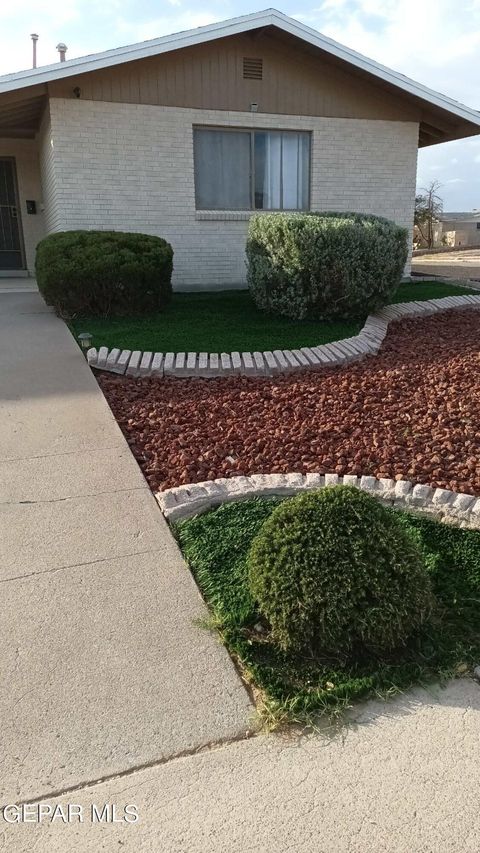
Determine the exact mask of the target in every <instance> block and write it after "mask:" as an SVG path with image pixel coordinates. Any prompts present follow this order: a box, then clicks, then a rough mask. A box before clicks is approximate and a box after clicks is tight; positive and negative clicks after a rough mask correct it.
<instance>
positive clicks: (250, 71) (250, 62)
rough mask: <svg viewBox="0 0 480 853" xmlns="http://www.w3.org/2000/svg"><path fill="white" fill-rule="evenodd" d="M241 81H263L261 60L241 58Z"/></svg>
mask: <svg viewBox="0 0 480 853" xmlns="http://www.w3.org/2000/svg"><path fill="white" fill-rule="evenodd" d="M243 79H244V80H262V79H263V59H251V58H250V57H248V56H244V57H243Z"/></svg>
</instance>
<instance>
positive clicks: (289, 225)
mask: <svg viewBox="0 0 480 853" xmlns="http://www.w3.org/2000/svg"><path fill="white" fill-rule="evenodd" d="M407 239H408V232H407V230H406V229H405V228H400V227H399V226H398V225H396V224H395V223H394V222H390V221H389V220H387V219H382V218H381V217H379V216H370V215H366V214H365V215H363V214H358V213H273V214H258V215H256V216H253V217H252V218H251V219H250V223H249V229H248V237H247V249H246V251H247V282H248V286H249V289H250V292H251V294H252V297H253V299H254V301H255V304H256V305H257V307H259V308H262V309H264V310H266V311H269V312H271V313H274V314H280V315H283V316H285V317H290V318H292V319H295V320H303V319H305V318H313V319H339V318H342V319H358V318H360V319H362V318H364V317H365V316H366V315H367V314H368V313H369V312H371V311H375V310H377V309H378V308H381V307H382V306H383V305H386V304H387V303H388V302H389V301H390V299H391V297H392V295H393V293H394V292H395V290H396V289H397V287H398V286H399V284H400V280H401V277H402V274H403V270H404V267H405V263H406V260H407V252H408V249H407Z"/></svg>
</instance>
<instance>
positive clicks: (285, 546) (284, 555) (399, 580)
mask: <svg viewBox="0 0 480 853" xmlns="http://www.w3.org/2000/svg"><path fill="white" fill-rule="evenodd" d="M248 576H249V584H250V590H251V593H252V595H253V596H254V598H255V599H256V600H257V601H258V604H259V609H260V612H261V613H262V614H263V615H264V616H265V617H266V619H267V620H268V622H269V623H270V626H271V631H272V639H273V640H274V642H276V643H277V644H278V645H279V646H280V648H282V649H284V650H285V651H289V650H301V649H310V650H314V649H315V650H317V651H318V650H319V649H320V650H322V649H323V650H325V651H330V652H331V651H334V652H338V651H342V652H345V653H347V654H353V656H355V655H356V654H357V653H361V652H363V651H364V650H369V651H378V652H381V651H385V650H387V649H393V648H396V647H397V646H399V645H402V644H404V643H405V642H406V641H407V639H408V638H409V637H410V636H411V635H412V633H413V632H415V630H416V629H418V628H419V627H420V626H421V625H422V623H423V622H424V621H425V620H426V619H427V618H428V616H429V615H430V613H431V610H432V604H433V597H432V592H431V584H430V578H429V575H428V572H427V568H426V563H425V559H424V556H423V552H422V550H421V548H420V546H419V544H418V542H417V541H416V540H415V538H414V535H413V534H412V533H411V531H409V530H407V529H406V528H405V526H403V525H402V524H401V522H400V521H399V520H398V519H397V518H396V517H395V515H394V514H393V513H392V512H391V511H389V510H388V509H386V508H385V507H383V506H382V505H381V504H380V503H379V502H378V501H377V500H375V498H373V497H371V496H370V495H368V494H365V493H364V492H361V491H360V490H358V489H355V488H352V487H346V486H335V487H328V488H326V489H323V490H321V491H319V492H309V493H306V494H303V495H300V496H298V497H296V498H293V499H292V500H290V501H285V502H284V503H282V504H280V505H279V506H278V507H277V508H276V509H275V510H274V511H273V512H272V514H271V515H270V516H269V518H267V520H266V521H265V522H264V524H263V526H262V528H261V530H260V532H259V533H258V534H257V536H256V537H255V538H254V540H253V542H252V545H251V548H250V551H249V555H248Z"/></svg>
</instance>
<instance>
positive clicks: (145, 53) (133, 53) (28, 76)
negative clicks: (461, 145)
mask: <svg viewBox="0 0 480 853" xmlns="http://www.w3.org/2000/svg"><path fill="white" fill-rule="evenodd" d="M265 26H276V27H278V28H279V29H281V30H283V31H284V32H286V33H289V34H290V35H292V36H294V37H297V38H299V39H300V40H303V41H304V42H306V43H308V44H310V45H313V46H314V47H317V48H318V49H319V50H322V51H324V52H325V53H328V54H330V55H331V56H334V57H336V58H338V59H340V60H343V61H344V62H346V63H348V64H349V65H351V66H353V67H355V68H357V69H359V70H362V71H364V72H365V73H367V74H369V75H371V76H373V77H375V78H377V79H379V80H382V81H383V82H385V83H388V84H389V85H390V86H393V87H394V88H395V89H398V90H399V91H401V92H403V93H406V94H408V95H411V96H413V97H416V98H420V99H421V100H423V101H425V102H426V103H428V104H429V105H430V106H433V107H436V108H437V109H441V110H443V111H444V112H447V113H449V115H451V116H455V118H456V119H460V120H461V121H463V122H465V123H467V124H468V125H470V126H471V127H474V128H475V130H474V131H473V133H480V113H479V112H477V111H476V110H473V109H471V108H470V107H466V106H464V105H463V104H460V103H458V102H457V101H454V100H453V99H451V98H448V97H447V96H446V95H442V94H440V93H439V92H435V91H433V90H432V89H429V88H428V87H426V86H422V85H421V84H420V83H417V82H415V81H414V80H410V79H409V78H408V77H404V76H403V75H402V74H399V73H398V72H396V71H392V70H391V69H389V68H386V67H385V66H383V65H380V64H379V63H377V62H374V60H372V59H368V58H367V57H365V56H362V55H361V54H359V53H356V52H355V51H353V50H351V49H350V48H348V47H345V46H344V45H341V44H339V43H338V42H335V41H333V40H332V39H329V38H327V37H326V36H324V35H322V34H321V33H318V32H317V31H316V30H313V29H311V28H310V27H308V26H306V25H305V24H302V23H301V22H300V21H296V20H294V19H292V18H289V17H288V16H287V15H284V14H283V13H282V12H278V11H277V10H276V9H267V10H265V11H263V12H255V13H253V14H251V15H243V16H241V17H238V18H232V19H230V20H228V21H223V22H218V23H214V24H209V25H207V26H205V27H199V28H198V29H194V30H187V31H185V32H182V33H175V34H173V35H169V36H162V37H161V38H158V39H153V40H151V41H148V42H142V43H140V44H135V45H127V46H126V47H121V48H116V49H114V50H110V51H105V52H104V53H100V54H92V55H90V56H86V57H80V58H79V59H72V60H68V61H67V62H63V63H57V64H55V65H49V66H44V67H43V68H37V69H30V70H28V71H21V72H19V73H18V74H13V75H9V76H8V78H5V77H4V78H3V80H2V79H1V78H0V93H3V92H10V91H14V90H17V89H23V88H26V87H27V86H32V85H36V84H41V83H47V82H50V81H52V82H53V81H54V80H59V79H62V78H65V77H73V76H74V75H78V74H84V73H88V72H89V71H96V70H100V69H102V68H108V67H112V66H115V65H121V64H122V63H124V62H132V61H134V60H137V59H144V58H147V57H149V56H156V55H160V54H162V53H166V52H169V51H173V50H178V49H180V48H182V47H190V46H193V45H197V44H202V43H206V42H209V41H213V40H214V39H218V38H225V37H228V36H231V35H238V34H240V33H244V32H248V31H250V30H253V29H258V28H261V27H265ZM466 135H472V133H467V134H466ZM452 138H461V137H459V136H457V137H452ZM438 141H445V140H443V139H442V140H438ZM428 144H435V142H432V143H428Z"/></svg>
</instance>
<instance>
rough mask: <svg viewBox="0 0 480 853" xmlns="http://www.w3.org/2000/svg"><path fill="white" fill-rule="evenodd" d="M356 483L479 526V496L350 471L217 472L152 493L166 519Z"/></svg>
mask: <svg viewBox="0 0 480 853" xmlns="http://www.w3.org/2000/svg"><path fill="white" fill-rule="evenodd" d="M335 485H344V486H356V487H357V488H359V489H362V490H364V491H366V492H369V493H370V494H372V495H374V496H375V497H377V498H378V499H379V500H381V501H382V503H385V504H388V505H390V506H396V507H398V508H400V509H409V510H413V511H415V512H421V513H426V514H427V515H429V516H431V517H433V518H436V519H437V520H439V521H442V522H446V523H449V524H455V525H457V526H459V527H469V528H472V529H476V530H478V529H480V498H477V497H475V496H474V495H466V494H462V493H460V492H454V491H451V490H449V489H439V488H435V487H433V486H428V485H424V484H422V483H417V484H416V485H415V484H414V483H412V482H411V481H410V480H391V479H387V478H384V477H380V478H377V477H367V476H362V477H357V476H356V475H355V474H345V475H344V476H339V475H338V474H313V473H311V474H298V473H292V474H252V475H250V476H248V477H247V476H240V477H231V478H227V477H221V478H219V479H218V480H207V481H205V482H203V483H193V484H191V485H185V486H176V487H174V488H172V489H166V490H165V491H164V492H157V493H156V495H155V497H156V499H157V501H158V503H159V505H160V508H161V510H162V512H163V514H164V515H165V517H166V518H167V519H168V521H177V520H179V519H182V518H190V517H191V516H193V515H198V514H200V513H202V512H206V511H207V510H209V509H212V508H213V507H217V506H220V505H221V504H223V503H230V502H232V501H240V500H246V499H247V498H252V497H265V496H267V495H277V496H288V495H297V494H299V493H300V492H304V491H311V490H312V489H322V488H324V487H325V486H335Z"/></svg>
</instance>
